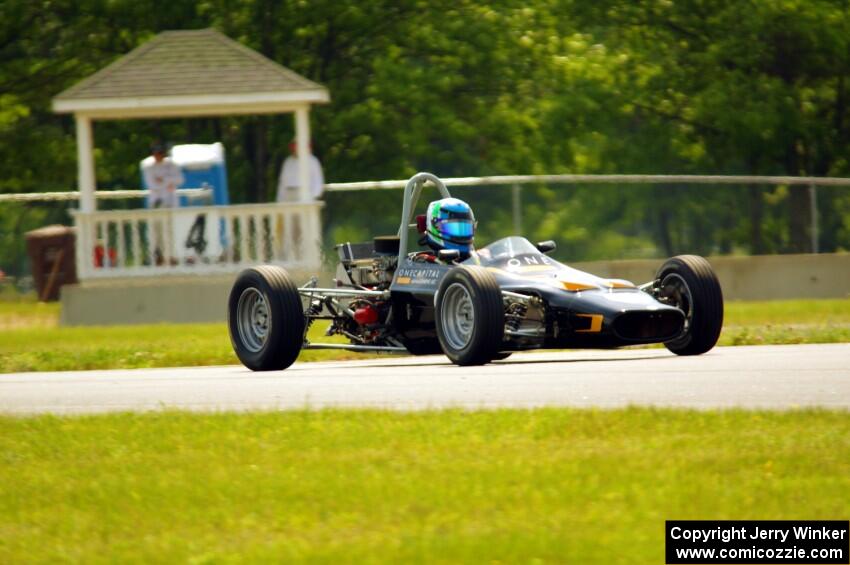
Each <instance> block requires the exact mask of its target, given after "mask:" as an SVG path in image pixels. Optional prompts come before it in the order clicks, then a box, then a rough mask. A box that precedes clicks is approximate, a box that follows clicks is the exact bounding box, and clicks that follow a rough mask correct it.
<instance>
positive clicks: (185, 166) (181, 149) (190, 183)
mask: <svg viewBox="0 0 850 565" xmlns="http://www.w3.org/2000/svg"><path fill="white" fill-rule="evenodd" d="M171 160H172V161H174V163H175V164H176V165H177V166H178V167H180V170H181V171H183V177H184V179H185V180H184V181H183V184H182V185H181V186H180V187H179V188H203V187H209V188H212V191H213V192H212V198H211V199H207V198H191V199H190V198H186V197H185V196H181V197H180V206H181V207H183V206H205V205H209V204H210V203H212V204H215V205H219V206H221V205H227V204H230V195H229V192H228V189H227V166H226V164H225V161H224V145H222V144H221V143H220V142H217V143H210V144H198V143H191V144H186V145H175V146H174V147H172V148H171ZM152 163H153V157H152V156H148V157H146V158H145V159H143V160H142V162H141V163H140V164H141V167H140V170H141V169H143V168H144V167H145V166H147V165H149V164H152ZM142 187H143V188H145V189H147V188H149V187H148V186H147V184H146V183H145V177H144V175H142Z"/></svg>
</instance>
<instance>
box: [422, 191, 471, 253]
mask: <svg viewBox="0 0 850 565" xmlns="http://www.w3.org/2000/svg"><path fill="white" fill-rule="evenodd" d="M476 224H477V222H476V221H475V215H474V214H473V213H472V208H470V206H469V204H467V203H466V202H464V201H463V200H459V199H457V198H443V199H442V200H435V201H434V202H431V203H430V204H428V212H427V214H426V215H425V235H424V237H423V238H422V240H421V242H420V243H421V244H423V245H427V246H428V247H430V248H431V249H433V250H434V254H430V253H428V256H429V257H428V258H427V259H426V260H436V259H437V257H438V254H439V252H440V251H441V250H443V249H455V250H457V251H458V252H459V253H460V257H459V258H458V260H460V261H463V260H464V259H467V258H468V257H469V256H470V255H471V254H472V253H473V251H474V247H473V241H474V240H475V226H476ZM426 253H427V252H426ZM431 257H433V258H434V259H431Z"/></svg>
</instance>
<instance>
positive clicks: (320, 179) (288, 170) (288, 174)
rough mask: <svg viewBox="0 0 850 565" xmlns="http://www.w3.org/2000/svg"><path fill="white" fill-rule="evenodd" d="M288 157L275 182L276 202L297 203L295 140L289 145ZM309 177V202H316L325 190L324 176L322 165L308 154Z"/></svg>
mask: <svg viewBox="0 0 850 565" xmlns="http://www.w3.org/2000/svg"><path fill="white" fill-rule="evenodd" d="M289 152H290V155H289V157H287V158H286V160H285V161H284V162H283V167H282V168H281V169H280V177H279V178H278V181H277V201H278V202H299V201H300V200H301V198H300V188H299V187H300V185H301V179H300V178H299V176H298V150H297V147H296V143H295V140H293V141H292V142H291V143H290V144H289ZM309 169H310V176H309V180H308V183H307V185H308V187H309V197H310V200H318V199H319V198H321V196H322V192H323V191H324V189H325V175H324V174H323V173H322V165H321V163H319V160H318V159H317V158H316V156H315V155H313V154H312V153H310V167H309Z"/></svg>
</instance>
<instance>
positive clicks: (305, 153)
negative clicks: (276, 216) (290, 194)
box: [295, 106, 313, 202]
mask: <svg viewBox="0 0 850 565" xmlns="http://www.w3.org/2000/svg"><path fill="white" fill-rule="evenodd" d="M295 147H296V150H297V151H298V186H299V191H298V192H299V198H298V199H299V200H300V201H301V202H308V201H310V200H312V199H313V198H312V196H311V195H310V107H309V106H301V107H299V108H298V109H297V110H295Z"/></svg>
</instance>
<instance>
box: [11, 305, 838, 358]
mask: <svg viewBox="0 0 850 565" xmlns="http://www.w3.org/2000/svg"><path fill="white" fill-rule="evenodd" d="M58 316H59V309H58V305H56V304H40V303H37V302H33V301H29V302H27V301H0V373H9V372H18V371H59V370H80V369H106V368H113V369H117V368H138V367H175V366H178V367H179V366H194V365H221V364H233V363H238V360H237V359H236V356H235V355H234V354H233V351H232V349H231V346H230V341H229V338H228V336H227V329H226V327H225V325H224V324H160V325H151V326H115V327H76V328H63V327H58ZM325 327H326V326H325V325H322V324H316V325H315V326H314V327H313V328H312V329H311V331H310V335H309V338H310V340H311V341H328V339H327V338H324V337H323V335H322V334H323V332H324V328H325ZM335 339H336V340H337V341H342V340H341V339H340V338H338V337H337V338H335ZM834 342H850V300H789V301H776V302H729V303H727V304H726V319H725V326H724V330H723V334H722V335H721V337H720V344H721V345H761V344H779V343H834ZM363 357H364V356H363V354H359V353H353V352H347V351H318V350H311V351H305V352H303V353H302V354H301V357H299V359H300V360H301V361H317V360H343V359H360V358H363Z"/></svg>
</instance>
